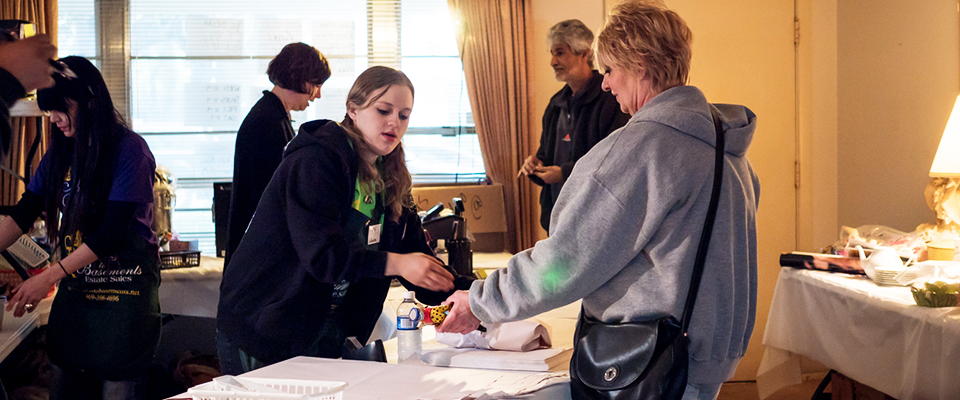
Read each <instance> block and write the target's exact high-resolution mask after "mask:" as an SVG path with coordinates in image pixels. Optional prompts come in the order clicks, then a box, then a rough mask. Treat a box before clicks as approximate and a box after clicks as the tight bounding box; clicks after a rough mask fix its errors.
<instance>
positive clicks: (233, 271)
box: [217, 66, 472, 375]
mask: <svg viewBox="0 0 960 400" xmlns="http://www.w3.org/2000/svg"><path fill="white" fill-rule="evenodd" d="M412 108H413V84H412V83H411V82H410V80H409V79H408V78H407V76H406V75H404V74H403V73H402V72H400V71H397V70H395V69H392V68H388V67H383V66H375V67H371V68H369V69H367V70H366V71H364V72H363V73H362V74H360V76H359V77H357V80H356V82H355V83H354V84H353V86H352V87H351V89H350V91H349V92H348V94H347V99H346V109H347V115H346V116H344V119H343V122H342V123H337V122H335V121H328V120H317V121H311V122H307V123H305V124H303V125H301V126H300V133H299V134H298V135H297V137H296V138H294V139H293V140H292V141H291V142H290V144H289V145H287V148H286V149H285V150H284V154H283V161H282V162H281V163H280V166H279V167H278V168H277V171H276V173H274V175H273V178H272V179H271V180H270V184H268V185H267V189H266V190H265V191H264V192H263V197H262V198H261V199H260V204H259V205H258V206H257V212H256V214H254V216H253V220H252V221H251V222H250V227H249V228H248V229H247V232H246V234H244V236H243V241H241V242H240V246H239V247H238V248H237V251H236V253H235V254H234V256H233V258H231V259H230V265H229V266H228V267H227V268H226V269H225V270H224V273H223V281H222V283H221V285H220V303H219V305H218V308H217V353H218V354H219V355H220V365H221V372H223V373H224V374H230V375H236V374H240V373H243V372H247V371H250V370H252V369H256V368H259V367H261V366H263V365H268V364H272V363H276V362H279V361H282V360H285V359H288V358H291V357H295V356H312V357H325V358H339V357H340V356H341V353H342V348H343V343H344V339H346V338H348V337H351V336H353V337H356V338H357V340H359V341H360V342H361V343H366V342H367V340H368V339H369V337H370V334H371V332H372V331H373V328H374V326H375V325H376V322H377V320H378V318H379V316H380V314H381V312H382V311H383V302H384V300H385V298H386V296H387V291H388V289H389V288H390V282H391V281H392V280H393V278H394V277H396V278H398V279H399V280H400V282H401V283H402V284H403V285H404V286H406V287H407V288H409V289H411V290H414V291H415V292H416V296H417V300H418V301H421V302H423V303H426V304H439V303H440V302H441V301H443V300H444V299H445V298H446V297H445V296H446V295H447V294H449V293H450V292H451V291H452V289H454V288H464V289H465V288H468V287H469V285H470V283H471V282H472V279H470V278H469V277H455V276H456V274H455V273H454V272H453V271H452V270H450V268H449V267H445V266H443V265H442V263H441V262H440V261H439V260H438V259H437V258H436V257H434V256H433V255H434V254H433V250H432V249H431V248H430V246H429V245H428V244H427V241H426V238H425V235H424V233H423V227H422V226H421V225H420V218H419V217H418V216H417V214H416V212H415V211H414V209H413V197H412V196H411V194H410V188H411V186H412V181H411V177H410V173H409V172H408V170H407V166H406V160H405V156H404V152H403V145H402V144H401V140H402V139H403V135H404V133H405V132H406V130H407V124H408V121H409V117H410V113H411V111H412Z"/></svg>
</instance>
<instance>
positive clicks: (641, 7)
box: [594, 0, 693, 91]
mask: <svg viewBox="0 0 960 400" xmlns="http://www.w3.org/2000/svg"><path fill="white" fill-rule="evenodd" d="M692 43H693V33H692V32H690V28H689V27H687V23H686V22H685V21H684V20H683V18H680V15H678V14H677V13H676V12H673V11H671V10H668V9H667V8H666V7H664V6H663V5H662V3H660V2H655V1H649V0H647V1H623V2H621V3H620V4H617V5H616V6H615V7H614V8H613V10H612V11H611V12H610V17H609V18H608V19H607V23H606V24H605V25H604V27H603V28H602V29H601V30H600V33H598V34H597V39H596V41H595V42H594V47H595V48H596V54H597V61H598V62H599V63H600V66H601V69H606V67H604V66H607V65H609V66H612V67H614V68H619V69H624V70H626V71H629V72H630V73H635V74H639V73H642V72H643V71H644V69H645V70H646V72H647V74H649V76H650V78H651V81H652V84H653V88H654V89H655V90H657V91H663V90H666V89H669V88H672V87H674V86H682V85H685V84H686V83H687V79H688V77H689V74H690V59H691V56H692V51H691V44H692Z"/></svg>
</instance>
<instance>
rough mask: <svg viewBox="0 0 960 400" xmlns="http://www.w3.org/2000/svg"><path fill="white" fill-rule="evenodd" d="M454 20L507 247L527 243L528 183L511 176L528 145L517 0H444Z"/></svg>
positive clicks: (531, 223) (530, 222)
mask: <svg viewBox="0 0 960 400" xmlns="http://www.w3.org/2000/svg"><path fill="white" fill-rule="evenodd" d="M447 4H448V5H449V7H450V11H451V14H452V15H453V17H454V18H455V19H457V20H458V21H460V23H459V25H458V26H459V32H458V33H457V39H458V40H457V42H458V45H459V46H460V53H461V57H460V58H461V59H462V60H463V71H464V74H465V76H466V80H467V91H468V93H469V96H470V105H471V108H472V110H473V120H474V122H475V123H476V129H477V135H478V136H479V138H480V150H481V151H482V152H483V162H484V166H485V167H486V170H487V175H488V176H489V177H490V179H492V180H493V182H494V183H500V184H503V194H504V202H505V203H504V205H505V207H504V209H505V211H506V218H507V236H506V238H505V240H504V243H505V246H506V247H507V250H508V251H511V252H516V251H519V250H522V249H525V248H528V247H531V246H533V243H534V234H533V232H534V231H535V227H536V221H537V219H536V216H535V215H533V212H532V211H531V210H532V209H533V207H531V204H535V203H536V201H537V199H536V198H532V197H531V196H530V193H532V192H533V191H532V190H530V188H529V185H530V182H529V180H527V179H517V171H519V170H520V165H521V164H522V162H523V159H524V157H525V156H526V155H527V154H533V151H532V150H531V149H529V147H530V146H529V145H528V143H527V141H526V140H524V139H523V136H522V135H523V133H524V132H525V131H526V128H527V115H528V114H527V75H526V74H527V49H526V44H525V40H526V39H525V34H524V33H525V31H526V21H527V20H529V18H530V15H529V13H530V10H529V9H528V7H526V6H525V5H524V2H523V1H522V0H447Z"/></svg>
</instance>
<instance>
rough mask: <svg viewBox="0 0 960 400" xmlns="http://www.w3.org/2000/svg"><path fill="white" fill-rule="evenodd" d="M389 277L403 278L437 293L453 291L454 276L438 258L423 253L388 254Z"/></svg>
mask: <svg viewBox="0 0 960 400" xmlns="http://www.w3.org/2000/svg"><path fill="white" fill-rule="evenodd" d="M384 273H385V274H386V275H388V276H390V275H393V276H402V277H403V279H406V280H407V281H409V282H410V283H412V284H414V285H417V286H420V287H422V288H424V289H429V290H432V291H435V292H446V291H450V290H453V274H451V273H450V271H447V270H446V268H443V263H442V262H440V260H438V259H437V258H436V257H433V256H429V255H426V254H423V253H409V254H398V253H387V268H386V269H385V270H384Z"/></svg>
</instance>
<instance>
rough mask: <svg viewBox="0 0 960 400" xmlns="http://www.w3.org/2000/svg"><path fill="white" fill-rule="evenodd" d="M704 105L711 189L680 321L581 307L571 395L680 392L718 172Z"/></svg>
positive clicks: (671, 395) (675, 395)
mask: <svg viewBox="0 0 960 400" xmlns="http://www.w3.org/2000/svg"><path fill="white" fill-rule="evenodd" d="M710 111H711V112H712V113H713V123H714V126H715V127H716V130H717V146H716V147H717V157H716V165H715V167H714V168H715V170H714V178H713V193H712V194H711V195H710V205H709V208H708V209H707V219H706V222H705V223H704V224H703V233H702V234H701V235H700V246H699V248H697V256H696V259H695V261H694V265H693V276H692V278H691V280H690V290H689V292H687V301H686V303H685V304H684V307H683V317H682V318H683V323H682V324H681V323H679V322H678V321H677V319H676V318H674V317H673V316H672V315H668V316H666V317H661V318H658V319H655V320H650V321H636V322H623V323H605V322H601V321H598V320H596V319H593V318H590V317H588V316H586V315H585V314H584V312H583V309H581V310H580V319H579V320H578V321H577V331H576V334H575V335H574V339H573V343H574V350H573V358H572V359H571V360H570V391H571V394H572V395H573V398H574V399H631V400H633V399H643V400H648V399H649V400H654V399H664V400H673V399H680V398H682V397H683V392H684V390H685V389H686V386H687V368H688V365H687V362H688V360H687V346H688V345H689V343H688V342H689V338H688V337H687V328H688V327H689V325H690V318H691V317H692V315H693V305H694V303H695V302H696V300H697V291H698V290H699V288H700V278H701V277H702V276H703V264H704V261H706V258H707V248H709V247H710V236H711V233H712V232H713V222H714V220H715V219H716V216H717V206H718V204H719V202H720V183H721V180H722V177H723V147H724V134H723V130H722V129H721V126H720V118H719V117H718V116H717V111H716V110H715V109H714V108H713V107H712V106H711V110H710Z"/></svg>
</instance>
